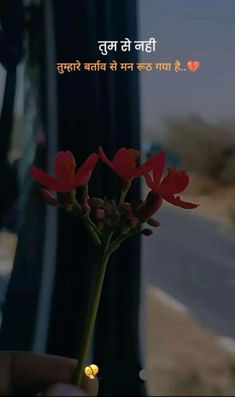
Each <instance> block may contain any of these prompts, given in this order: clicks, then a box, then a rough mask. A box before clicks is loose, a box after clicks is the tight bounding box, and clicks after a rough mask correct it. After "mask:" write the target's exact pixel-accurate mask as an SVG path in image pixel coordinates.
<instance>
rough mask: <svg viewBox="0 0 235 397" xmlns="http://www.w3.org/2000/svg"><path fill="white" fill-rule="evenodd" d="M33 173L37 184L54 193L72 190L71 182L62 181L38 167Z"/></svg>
mask: <svg viewBox="0 0 235 397" xmlns="http://www.w3.org/2000/svg"><path fill="white" fill-rule="evenodd" d="M31 173H32V176H33V178H34V179H35V180H36V181H37V182H39V183H40V184H41V185H42V186H45V187H46V188H47V189H50V190H52V191H54V192H69V191H71V190H72V188H71V183H70V182H68V181H67V182H65V181H60V180H59V179H56V178H54V177H53V176H50V175H49V174H47V173H46V172H44V171H42V170H40V169H39V168H37V167H33V168H32V171H31Z"/></svg>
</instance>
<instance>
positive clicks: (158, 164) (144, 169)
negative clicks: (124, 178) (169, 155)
mask: <svg viewBox="0 0 235 397" xmlns="http://www.w3.org/2000/svg"><path fill="white" fill-rule="evenodd" d="M165 163H166V153H165V152H161V153H159V154H157V155H155V156H153V157H152V158H151V159H150V160H148V161H146V163H144V164H143V165H141V166H140V167H139V170H138V173H139V175H144V174H146V173H148V172H149V171H152V170H153V177H154V182H155V183H156V184H157V185H159V183H160V181H161V178H162V174H163V171H164V168H165Z"/></svg>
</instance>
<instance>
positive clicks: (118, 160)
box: [99, 147, 165, 182]
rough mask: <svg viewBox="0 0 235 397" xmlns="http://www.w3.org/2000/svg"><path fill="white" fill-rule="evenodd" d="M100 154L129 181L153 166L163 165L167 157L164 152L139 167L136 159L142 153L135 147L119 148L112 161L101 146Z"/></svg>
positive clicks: (121, 176) (102, 158)
mask: <svg viewBox="0 0 235 397" xmlns="http://www.w3.org/2000/svg"><path fill="white" fill-rule="evenodd" d="M99 156H100V158H101V160H103V162H104V163H105V164H107V165H108V166H109V167H110V168H111V169H112V170H113V171H114V172H116V174H118V175H119V176H120V178H121V179H122V180H123V181H124V182H129V181H130V180H131V179H133V178H137V177H139V176H141V175H143V174H144V173H147V172H148V171H150V170H152V169H153V168H159V167H161V163H162V161H163V159H165V153H163V152H162V153H159V154H158V155H156V156H154V157H153V158H152V159H150V160H149V161H147V162H146V163H145V164H143V165H142V166H140V167H138V166H137V164H136V160H137V159H138V157H139V156H140V153H139V152H138V151H137V150H134V149H126V148H122V149H120V150H118V152H117V153H116V154H115V156H114V158H113V160H112V161H111V160H109V159H108V157H107V156H106V154H105V153H104V151H103V148H102V147H100V148H99Z"/></svg>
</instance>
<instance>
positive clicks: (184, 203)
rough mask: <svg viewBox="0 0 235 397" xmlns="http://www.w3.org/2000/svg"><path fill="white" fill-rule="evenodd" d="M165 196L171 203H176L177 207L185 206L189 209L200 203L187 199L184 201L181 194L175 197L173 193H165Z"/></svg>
mask: <svg viewBox="0 0 235 397" xmlns="http://www.w3.org/2000/svg"><path fill="white" fill-rule="evenodd" d="M163 198H164V199H165V200H166V201H168V202H169V203H171V204H173V205H176V206H177V207H181V208H185V209H188V210H190V209H193V208H197V207H198V204H193V203H189V202H187V201H183V200H181V198H180V197H179V196H177V197H175V196H173V195H164V196H163Z"/></svg>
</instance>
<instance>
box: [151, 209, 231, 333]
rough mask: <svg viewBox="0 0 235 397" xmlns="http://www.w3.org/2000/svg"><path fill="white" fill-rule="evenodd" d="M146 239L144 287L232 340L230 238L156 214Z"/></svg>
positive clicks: (180, 216) (168, 213)
mask: <svg viewBox="0 0 235 397" xmlns="http://www.w3.org/2000/svg"><path fill="white" fill-rule="evenodd" d="M158 219H159V220H160V222H161V225H162V226H161V228H159V229H158V230H157V231H156V233H155V234H154V235H153V236H151V237H149V238H146V240H145V251H146V253H147V277H148V282H149V283H150V284H151V285H153V286H157V287H159V288H161V289H162V290H163V291H165V292H166V293H168V294H169V295H171V296H173V297H174V298H176V299H177V300H179V301H180V302H182V303H183V304H185V305H186V306H187V307H188V308H189V309H191V311H192V313H193V315H194V317H196V318H198V319H199V320H200V321H201V323H203V324H204V325H206V326H207V327H209V328H210V329H212V330H214V331H215V332H216V333H217V334H219V335H223V336H227V337H232V338H235V233H234V235H232V233H231V232H228V231H225V230H223V229H221V228H219V227H218V226H217V225H216V224H215V223H213V222H210V221H208V220H205V219H204V218H201V217H198V216H195V215H192V214H189V213H187V212H186V211H184V210H180V209H176V210H175V209H171V208H164V209H161V211H160V212H159V217H158Z"/></svg>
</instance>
